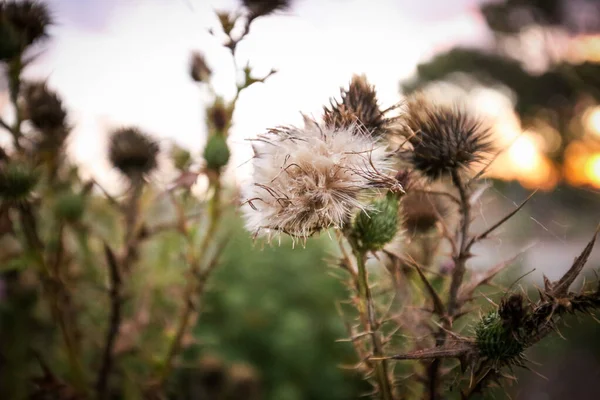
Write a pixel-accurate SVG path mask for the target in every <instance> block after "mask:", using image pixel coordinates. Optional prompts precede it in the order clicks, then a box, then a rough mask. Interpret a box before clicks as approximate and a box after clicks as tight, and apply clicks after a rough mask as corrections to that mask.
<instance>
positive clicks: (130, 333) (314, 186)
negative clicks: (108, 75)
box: [0, 0, 600, 400]
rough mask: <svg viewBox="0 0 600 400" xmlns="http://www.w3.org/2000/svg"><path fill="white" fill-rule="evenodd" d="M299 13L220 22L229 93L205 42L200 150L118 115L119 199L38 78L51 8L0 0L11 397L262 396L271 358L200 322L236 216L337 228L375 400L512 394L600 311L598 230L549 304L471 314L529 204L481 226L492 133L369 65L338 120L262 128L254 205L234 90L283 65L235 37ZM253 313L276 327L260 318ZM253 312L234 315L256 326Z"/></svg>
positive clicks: (258, 5) (0, 265)
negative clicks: (398, 98)
mask: <svg viewBox="0 0 600 400" xmlns="http://www.w3.org/2000/svg"><path fill="white" fill-rule="evenodd" d="M289 6H290V3H289V1H285V0H243V1H242V2H241V3H240V9H239V10H238V11H236V12H226V11H219V12H217V19H218V22H219V25H220V26H219V29H214V30H212V31H211V33H212V35H213V38H214V39H215V40H220V41H221V43H222V45H223V46H224V47H225V48H226V49H228V50H229V51H230V53H231V57H232V63H233V64H234V65H235V66H236V67H235V69H236V80H235V85H236V91H235V94H234V96H233V97H232V98H226V97H224V96H222V95H220V94H219V93H216V90H215V87H214V86H213V72H214V67H213V66H212V65H211V63H210V57H207V56H206V55H205V54H202V53H201V52H194V53H193V54H191V57H190V60H189V66H188V67H189V70H188V71H189V78H190V79H189V81H190V82H189V83H190V85H197V86H198V88H199V90H201V91H202V94H203V95H205V96H204V103H203V108H204V110H205V126H206V141H205V143H204V145H203V148H202V151H201V152H200V153H199V154H194V153H193V152H191V151H189V150H187V149H184V148H182V147H180V146H177V145H174V146H172V148H170V149H168V150H170V151H169V156H168V157H164V156H165V155H166V150H167V149H165V148H164V145H163V143H162V142H160V141H159V140H157V139H156V138H155V137H153V136H152V135H151V134H150V133H148V132H145V131H143V130H141V129H140V128H138V127H136V126H115V127H114V128H113V129H112V130H111V131H110V132H107V146H106V147H107V148H106V158H107V160H108V161H109V163H110V166H111V167H112V169H113V172H114V176H115V177H116V179H115V181H116V182H117V184H116V185H115V186H116V187H115V188H110V190H109V188H106V187H104V186H103V185H102V184H101V183H100V182H98V181H96V180H95V179H93V178H90V179H84V178H83V176H82V174H80V171H79V168H78V166H77V165H75V164H74V163H72V162H71V161H70V158H69V157H68V154H67V153H66V152H67V150H66V149H67V144H68V140H69V137H70V134H71V131H72V128H73V126H74V124H75V121H73V120H71V119H70V114H69V110H68V109H67V108H66V107H65V106H64V104H63V99H62V95H61V94H60V92H59V91H58V88H54V87H53V85H52V84H51V82H49V81H44V80H39V81H27V80H25V79H24V78H23V71H24V70H25V69H26V68H27V67H28V66H29V65H30V64H31V63H33V62H35V57H34V56H33V55H32V49H33V48H32V46H33V45H35V46H41V45H43V44H44V41H45V40H47V39H48V34H47V32H48V27H49V25H50V24H51V23H52V13H51V12H50V11H49V9H48V8H47V7H46V6H45V5H44V4H43V3H41V2H38V1H30V0H22V1H15V0H7V1H4V2H0V61H1V62H2V63H3V64H4V67H5V68H4V69H3V71H4V72H5V73H6V77H5V78H6V81H7V82H8V90H9V95H10V96H9V97H10V107H11V108H12V113H11V115H12V117H11V118H7V117H5V116H0V129H1V130H2V134H4V135H5V136H6V138H7V139H9V140H8V141H6V143H7V145H6V148H0V242H1V244H2V245H1V246H0V278H1V281H0V282H1V283H2V285H3V286H2V290H1V291H0V316H1V318H2V321H1V322H2V323H1V324H0V337H1V338H2V340H0V356H1V357H0V360H1V361H2V363H1V364H2V365H1V368H0V378H2V379H0V393H1V394H2V398H5V397H6V398H10V399H15V400H20V399H27V398H31V399H41V398H44V399H45V398H56V399H70V400H81V399H92V398H93V399H99V400H104V399H113V398H125V399H129V398H132V399H138V398H145V399H167V398H181V396H185V395H184V394H182V391H183V390H184V389H182V388H183V387H184V386H186V385H188V386H194V390H195V389H197V387H196V386H199V387H200V388H199V389H198V390H197V393H201V396H204V397H206V398H214V399H230V398H232V399H240V398H252V399H259V398H262V390H261V384H260V381H261V379H260V376H259V375H260V371H258V370H257V369H256V368H254V367H253V366H248V365H245V364H243V363H240V362H238V361H237V360H235V361H233V360H226V359H225V358H226V357H225V356H222V355H220V356H210V354H208V353H209V352H207V351H205V350H206V347H208V345H207V344H206V343H205V342H203V341H201V340H200V339H199V337H198V335H197V328H198V326H201V324H202V323H203V320H202V316H203V314H202V311H203V309H204V308H205V307H206V308H210V304H207V303H208V300H207V298H208V297H207V296H206V295H207V292H208V288H209V285H210V283H211V281H212V279H214V273H215V271H217V270H218V269H219V267H220V266H221V258H222V257H221V256H222V255H223V254H224V253H227V251H225V248H226V246H227V245H228V239H230V238H231V237H233V235H232V231H231V227H230V225H231V224H230V223H229V222H230V221H231V220H232V217H233V216H235V215H236V213H237V212H238V211H239V212H240V214H243V216H244V219H245V224H246V228H247V230H248V231H249V232H250V235H252V236H253V237H254V238H255V239H256V240H267V241H269V242H270V241H273V240H274V239H275V240H276V241H282V240H283V238H284V237H286V236H289V237H291V240H292V243H297V242H300V243H301V244H302V245H303V246H305V247H308V246H310V245H311V243H310V241H311V240H312V238H313V237H314V236H317V235H319V234H323V235H326V236H327V237H329V238H330V243H333V244H334V246H335V254H334V259H335V261H334V262H333V263H332V264H333V267H334V271H335V275H336V276H337V277H339V278H340V280H341V281H342V282H343V283H344V284H346V287H347V293H348V299H347V300H346V301H341V302H340V304H338V305H339V307H338V309H339V311H340V314H341V318H342V321H343V325H344V326H345V328H346V329H347V332H348V337H346V338H340V340H341V341H347V342H350V343H351V344H352V350H353V351H354V353H355V354H356V359H355V363H354V364H353V365H352V368H353V369H355V370H356V371H357V372H358V374H360V375H361V376H362V377H364V379H365V380H366V381H368V383H369V384H370V385H371V386H372V391H370V392H369V393H368V394H370V395H371V396H372V397H374V398H380V399H385V400H393V399H405V398H406V399H411V398H423V399H441V398H447V397H451V396H453V397H457V398H458V397H460V398H465V399H468V398H472V397H473V396H475V395H477V394H479V393H481V392H485V391H486V390H487V389H488V388H489V387H491V386H492V385H493V384H494V383H496V382H500V385H505V384H506V382H507V381H506V379H505V378H507V374H508V372H510V371H511V370H512V369H515V368H520V367H528V365H529V362H528V359H527V350H528V349H529V348H530V347H532V346H534V345H535V344H537V343H538V342H540V341H542V340H544V339H545V338H546V337H547V336H549V335H550V334H552V333H553V332H554V331H556V330H557V329H558V327H559V326H560V322H561V321H562V319H563V318H564V316H566V315H568V314H580V315H583V316H590V315H592V314H593V312H594V311H595V310H596V308H598V307H599V306H600V289H598V288H597V287H590V285H585V286H584V287H583V288H582V289H581V290H578V291H572V289H571V286H572V284H573V282H574V281H575V280H576V279H577V278H578V277H579V276H580V275H582V270H583V268H584V266H585V264H586V262H587V260H588V258H589V256H590V254H591V252H592V249H593V246H594V242H595V239H596V236H597V234H598V231H597V232H596V233H595V234H594V237H593V238H592V240H590V242H589V244H588V245H587V246H586V247H585V249H584V250H583V252H582V253H581V254H580V255H579V256H578V257H577V258H576V259H575V262H574V263H573V264H572V266H571V267H570V268H569V269H568V271H567V272H566V273H565V274H564V275H563V276H562V277H560V278H559V279H557V280H555V281H551V280H549V279H545V283H544V287H543V288H540V289H539V294H538V295H537V298H535V299H532V298H530V297H529V296H528V295H527V294H526V293H521V292H518V291H516V290H514V289H512V287H511V288H509V289H506V290H505V293H504V294H503V295H502V296H501V298H500V299H496V301H492V305H491V306H488V307H486V308H485V309H483V310H481V312H480V313H477V312H475V311H474V310H472V309H470V308H469V307H470V305H471V304H473V303H474V302H475V301H476V300H477V299H478V298H479V297H482V295H481V294H480V292H479V291H480V289H482V288H483V287H484V286H486V285H488V284H491V283H492V280H493V279H494V278H495V277H496V275H498V274H499V273H500V272H501V271H503V270H504V269H505V268H507V267H508V266H509V265H510V264H511V261H512V260H511V259H509V260H500V261H499V262H498V264H496V265H492V266H489V268H488V269H487V270H485V271H484V272H476V271H473V270H471V268H470V266H471V264H470V261H471V259H472V258H473V257H474V254H473V248H474V246H475V245H476V244H478V243H480V242H481V241H484V240H486V239H488V238H489V237H490V236H491V235H492V234H494V233H495V232H496V230H497V229H498V228H499V227H500V226H502V225H503V224H504V223H505V222H506V221H508V220H509V219H510V218H512V217H513V216H514V215H515V214H516V213H517V212H519V210H521V209H522V208H523V207H524V206H525V204H526V203H527V200H529V198H528V199H527V200H526V201H525V202H523V203H522V204H521V205H520V206H518V207H516V208H515V210H513V211H512V212H511V213H509V214H508V215H506V216H505V217H503V218H500V219H499V220H498V221H497V222H494V223H492V224H491V225H490V226H489V227H488V228H487V229H486V230H484V231H482V232H474V229H473V228H472V226H471V224H472V221H473V220H474V219H475V217H476V215H478V212H477V211H478V210H476V204H477V201H476V200H477V199H478V196H480V195H481V193H482V192H483V189H484V185H483V183H482V182H481V178H482V177H483V176H485V172H486V169H487V167H488V166H489V164H490V162H491V161H492V160H493V159H494V154H495V152H496V151H498V149H495V148H494V147H493V143H492V135H491V133H490V132H491V131H492V129H491V128H492V127H490V126H487V125H486V123H485V121H482V120H479V119H478V118H476V117H474V116H473V115H471V113H470V112H468V111H467V110H466V109H463V108H461V107H460V106H458V105H457V106H447V105H442V104H438V103H436V102H434V101H433V100H431V99H429V98H428V96H427V95H426V94H417V95H413V96H410V97H409V98H407V99H405V100H404V101H403V102H401V103H399V104H394V105H392V106H391V107H387V108H383V107H382V106H381V104H380V102H379V100H378V97H377V91H376V90H375V87H374V86H373V85H371V84H370V83H369V81H368V79H367V77H366V76H365V75H355V76H353V77H352V78H351V80H350V82H349V84H348V86H347V87H344V88H342V89H341V91H340V96H339V97H338V98H332V99H331V100H330V101H329V103H328V104H327V105H325V106H324V107H323V111H322V115H320V116H317V117H315V118H311V117H308V116H305V117H304V121H303V124H302V125H301V126H294V125H284V126H277V127H274V128H272V129H268V130H266V131H265V132H263V133H261V134H259V135H257V136H256V137H255V138H254V140H252V141H251V143H252V149H253V151H254V157H253V159H252V166H253V175H252V180H251V182H249V184H248V185H247V186H245V187H243V188H241V189H242V190H241V196H240V191H238V188H236V187H235V185H231V184H229V182H228V181H227V180H226V179H225V172H226V171H227V169H228V168H230V164H231V162H230V160H231V158H232V152H231V150H232V148H231V147H230V141H229V138H230V134H231V129H232V127H233V126H234V117H235V111H236V107H237V106H238V99H239V97H240V94H241V93H242V92H243V91H244V90H246V89H247V88H248V87H250V86H252V85H254V84H256V83H262V82H265V81H266V80H267V79H268V78H269V77H270V76H271V75H272V74H274V73H275V70H272V71H271V72H269V73H268V74H266V75H265V76H261V77H257V76H256V75H255V74H254V72H253V70H252V68H251V67H250V64H247V65H246V66H244V67H241V68H238V67H237V61H238V60H237V58H238V57H239V55H238V52H237V49H238V45H239V44H240V43H241V42H242V41H243V40H244V39H245V38H246V37H247V36H248V35H250V34H251V33H250V31H251V25H252V23H253V22H254V21H255V20H257V19H258V18H262V17H265V16H267V15H270V14H272V13H276V12H278V11H282V10H286V9H288V8H289ZM165 164H168V165H169V166H170V167H172V168H171V171H174V173H175V174H177V176H176V178H175V179H174V181H172V182H171V184H170V185H162V184H161V183H160V181H159V179H157V177H159V176H161V174H163V173H164V172H165V170H164V166H165ZM199 179H202V180H203V181H204V182H206V185H205V186H206V188H205V189H204V190H202V188H201V186H202V185H196V183H197V181H198V180H199ZM196 189H198V191H201V192H202V193H201V195H199V196H196V194H197V191H196ZM530 198H531V197H530ZM240 204H241V207H240ZM599 229H600V228H599ZM295 251H302V250H295ZM448 252H449V254H448ZM262 260H263V258H261V263H262ZM307 260H309V259H307ZM310 260H312V259H310ZM244 261H245V260H244ZM240 264H244V262H242V263H240ZM236 279H237V276H236ZM260 279H261V280H262V279H264V278H263V277H262V276H261V278H260ZM261 283H262V282H261ZM231 286H233V285H231ZM218 289H222V290H218V292H220V293H225V296H228V295H229V294H230V293H229V292H228V289H230V288H229V287H225V288H220V287H219V288H218ZM302 291H303V290H302ZM298 292H300V290H299V291H298ZM261 294H262V293H261ZM312 295H313V294H310V296H312ZM298 296H299V295H297V294H294V301H296V300H297V299H296V297H298ZM306 296H309V295H308V294H307V295H306ZM235 297H236V296H235V293H233V294H232V296H231V298H233V300H235V301H237V300H238V299H237V298H235ZM257 297H260V296H257ZM228 299H229V300H231V299H230V298H228ZM267 300H269V299H267ZM235 301H232V303H233V302H235ZM224 303H225V302H224ZM275 303H277V301H275ZM331 306H332V308H333V305H331ZM250 308H251V307H250ZM250 311H254V310H250ZM244 313H246V309H245V311H244ZM248 314H252V313H251V312H249V313H248ZM204 316H205V317H206V314H204ZM219 317H221V316H220V315H219ZM311 318H312V315H311ZM298 320H300V322H299V324H298V325H294V324H290V326H291V328H290V327H288V326H287V325H286V329H288V330H289V331H291V330H296V331H302V334H304V327H306V326H307V325H308V324H305V321H303V320H302V319H301V318H299V319H298ZM248 321H252V322H254V323H257V324H258V325H260V324H261V323H262V324H263V326H267V327H269V325H266V324H265V322H264V321H263V320H262V319H261V318H260V317H256V315H254V314H253V315H251V316H250V317H249V318H248ZM248 321H242V320H241V319H240V321H237V318H236V321H235V322H236V324H239V327H240V330H241V331H243V330H244V329H246V327H247V326H245V325H244V323H248ZM256 321H258V322H256ZM294 321H296V320H294ZM297 326H301V327H303V328H299V329H297V328H296V327H297ZM267 329H269V328H267ZM222 336H223V337H224V338H227V335H222ZM281 336H284V337H281V338H276V339H278V340H279V339H281V341H282V342H283V341H285V340H288V341H289V340H290V339H289V337H288V336H289V335H281ZM212 339H213V340H214V338H212ZM219 339H220V338H219ZM227 345H229V343H227ZM204 346H206V347H204ZM331 346H333V343H332V344H331ZM198 349H201V350H200V353H202V354H200V355H198V354H196V353H197V352H198ZM302 351H304V348H303V347H302ZM281 353H285V352H281ZM285 355H286V356H288V354H287V353H286V354H285ZM261 356H262V354H261ZM269 361H270V360H269ZM228 366H229V367H228ZM275 368H279V366H278V365H276V366H275ZM320 372H321V370H319V373H320ZM178 396H179V397H178Z"/></svg>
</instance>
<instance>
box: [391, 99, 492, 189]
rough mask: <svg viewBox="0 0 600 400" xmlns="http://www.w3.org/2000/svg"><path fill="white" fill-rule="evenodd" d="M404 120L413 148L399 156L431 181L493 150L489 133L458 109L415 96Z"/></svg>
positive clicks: (461, 169) (480, 124) (463, 168)
mask: <svg viewBox="0 0 600 400" xmlns="http://www.w3.org/2000/svg"><path fill="white" fill-rule="evenodd" d="M403 119H404V125H405V128H404V129H405V132H404V133H405V135H406V136H407V137H408V141H409V143H410V144H411V145H412V149H410V150H401V151H400V156H401V157H402V158H405V159H406V160H407V161H409V162H410V163H411V164H412V166H413V168H415V169H416V170H417V171H419V172H420V173H421V174H422V175H423V176H425V177H427V178H429V179H431V180H434V179H437V178H440V177H442V176H448V175H452V174H453V173H455V172H456V173H459V172H462V171H463V170H465V169H468V168H469V167H470V166H471V165H472V164H473V163H476V162H480V161H482V160H483V159H484V158H485V155H486V154H488V153H489V152H491V151H492V144H491V140H490V135H489V130H488V129H486V128H484V127H483V126H482V123H481V122H480V121H479V120H477V119H475V118H473V117H472V116H470V115H469V114H467V113H466V112H465V111H464V110H461V109H460V108H458V107H454V108H451V107H445V106H440V105H436V104H433V103H431V102H429V101H427V100H425V99H424V98H422V97H416V98H413V99H410V100H409V101H408V103H407V105H406V113H405V114H404V117H403Z"/></svg>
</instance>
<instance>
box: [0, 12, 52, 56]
mask: <svg viewBox="0 0 600 400" xmlns="http://www.w3.org/2000/svg"><path fill="white" fill-rule="evenodd" d="M0 24H9V25H10V26H11V27H12V29H13V30H14V32H15V33H16V34H17V36H18V38H19V42H20V43H19V44H20V47H21V49H24V48H25V47H26V46H28V45H30V44H33V43H34V42H36V41H37V40H39V39H42V38H44V37H45V36H46V34H47V32H46V29H47V28H48V26H49V25H51V24H52V18H51V17H50V12H49V11H48V8H47V7H46V6H45V5H44V4H43V3H41V2H39V1H32V0H22V1H15V0H10V1H4V2H2V3H0Z"/></svg>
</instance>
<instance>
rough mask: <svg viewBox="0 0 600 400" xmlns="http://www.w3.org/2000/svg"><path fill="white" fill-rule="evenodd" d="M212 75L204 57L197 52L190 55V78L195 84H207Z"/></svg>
mask: <svg viewBox="0 0 600 400" xmlns="http://www.w3.org/2000/svg"><path fill="white" fill-rule="evenodd" d="M211 74H212V71H211V69H210V68H209V66H208V65H207V64H206V60H205V59H204V55H202V54H201V53H199V52H194V53H192V59H191V61H190V76H191V77H192V79H193V80H194V81H196V82H208V81H209V80H210V76H211Z"/></svg>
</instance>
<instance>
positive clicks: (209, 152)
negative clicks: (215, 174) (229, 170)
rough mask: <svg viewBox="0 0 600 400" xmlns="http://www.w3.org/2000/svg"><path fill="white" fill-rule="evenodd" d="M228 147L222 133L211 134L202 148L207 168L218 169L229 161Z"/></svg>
mask: <svg viewBox="0 0 600 400" xmlns="http://www.w3.org/2000/svg"><path fill="white" fill-rule="evenodd" d="M229 155H230V153H229V148H228V147H227V141H226V140H225V137H223V136H222V135H213V136H211V137H210V138H209V139H208V142H207V143H206V147H205V148H204V159H205V160H206V165H207V166H208V168H209V169H212V170H218V169H220V168H221V167H224V166H225V165H226V164H227V162H228V161H229Z"/></svg>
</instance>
